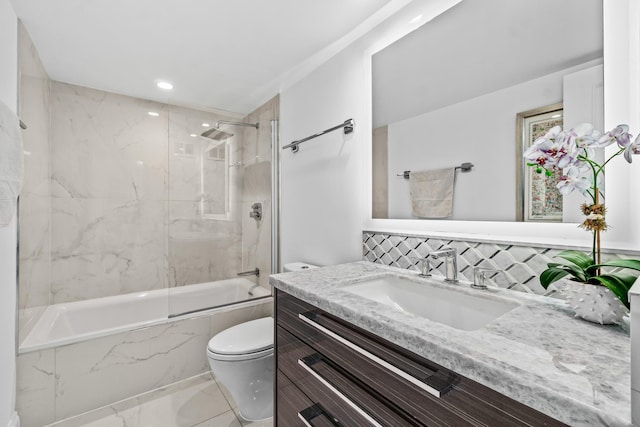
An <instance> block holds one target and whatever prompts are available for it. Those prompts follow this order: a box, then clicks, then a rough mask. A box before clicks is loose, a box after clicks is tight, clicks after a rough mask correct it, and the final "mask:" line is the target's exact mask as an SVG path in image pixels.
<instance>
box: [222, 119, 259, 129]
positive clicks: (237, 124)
mask: <svg viewBox="0 0 640 427" xmlns="http://www.w3.org/2000/svg"><path fill="white" fill-rule="evenodd" d="M220 125H231V126H245V127H251V128H256V129H258V128H259V127H260V123H244V122H228V121H226V120H219V121H218V122H216V128H219V127H220Z"/></svg>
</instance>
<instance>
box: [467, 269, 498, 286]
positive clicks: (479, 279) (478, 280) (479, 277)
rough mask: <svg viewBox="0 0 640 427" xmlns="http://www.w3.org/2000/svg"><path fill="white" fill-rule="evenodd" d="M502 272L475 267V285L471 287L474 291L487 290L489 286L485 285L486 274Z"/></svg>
mask: <svg viewBox="0 0 640 427" xmlns="http://www.w3.org/2000/svg"><path fill="white" fill-rule="evenodd" d="M499 271H501V270H496V269H493V268H482V267H473V283H472V284H471V287H472V288H474V289H487V285H486V284H485V283H484V280H485V279H486V277H485V274H486V273H495V272H499Z"/></svg>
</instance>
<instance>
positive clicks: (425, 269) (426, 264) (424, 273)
mask: <svg viewBox="0 0 640 427" xmlns="http://www.w3.org/2000/svg"><path fill="white" fill-rule="evenodd" d="M418 262H419V263H422V267H421V268H420V274H418V276H419V277H431V261H430V260H429V257H428V256H427V257H424V258H420V259H419V260H418Z"/></svg>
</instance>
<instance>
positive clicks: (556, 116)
mask: <svg viewBox="0 0 640 427" xmlns="http://www.w3.org/2000/svg"><path fill="white" fill-rule="evenodd" d="M559 117H562V114H554V115H553V116H551V118H552V119H557V118H559Z"/></svg>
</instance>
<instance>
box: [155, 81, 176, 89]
mask: <svg viewBox="0 0 640 427" xmlns="http://www.w3.org/2000/svg"><path fill="white" fill-rule="evenodd" d="M156 86H158V87H159V88H160V89H164V90H171V89H173V85H172V84H171V83H169V82H165V81H159V82H158V83H156Z"/></svg>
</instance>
